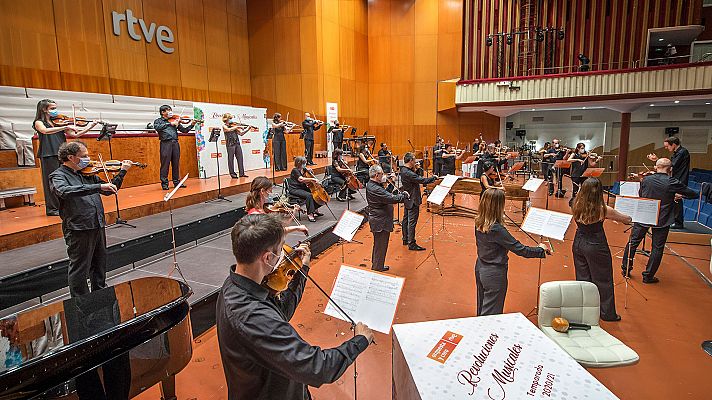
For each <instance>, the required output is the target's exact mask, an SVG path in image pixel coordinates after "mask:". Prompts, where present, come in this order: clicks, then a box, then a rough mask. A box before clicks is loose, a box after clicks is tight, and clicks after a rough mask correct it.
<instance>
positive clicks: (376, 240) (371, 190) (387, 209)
mask: <svg viewBox="0 0 712 400" xmlns="http://www.w3.org/2000/svg"><path fill="white" fill-rule="evenodd" d="M368 176H369V178H370V179H369V181H368V182H367V183H366V201H367V202H368V224H369V226H370V227H371V232H373V252H372V253H371V264H372V266H371V269H372V270H374V271H388V270H389V267H388V266H385V265H383V264H384V263H385V261H386V252H388V240H389V239H390V237H391V232H393V204H396V203H402V202H403V201H405V200H406V199H407V198H408V193H407V192H402V193H399V194H393V193H391V192H389V191H388V190H386V188H385V187H383V184H384V183H385V182H386V176H385V175H384V174H383V168H381V166H380V165H373V166H371V168H369V170H368Z"/></svg>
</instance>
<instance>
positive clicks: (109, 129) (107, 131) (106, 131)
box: [96, 123, 136, 228]
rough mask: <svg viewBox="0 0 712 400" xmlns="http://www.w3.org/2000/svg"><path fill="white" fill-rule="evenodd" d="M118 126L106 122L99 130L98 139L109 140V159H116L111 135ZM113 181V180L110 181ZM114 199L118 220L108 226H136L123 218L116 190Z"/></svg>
mask: <svg viewBox="0 0 712 400" xmlns="http://www.w3.org/2000/svg"><path fill="white" fill-rule="evenodd" d="M117 127H118V125H117V124H107V123H104V124H103V126H102V127H101V132H99V136H98V137H97V138H96V141H97V142H98V141H102V140H105V139H106V140H107V141H108V142H109V159H110V160H113V159H114V151H113V150H112V148H111V137H112V136H114V134H115V133H116V128H117ZM108 183H111V182H108ZM114 200H116V221H114V223H113V224H109V225H107V226H106V227H107V228H110V227H112V226H127V227H129V228H135V227H136V225H132V224H129V222H128V221H127V220H125V219H121V208H120V207H119V193H118V192H116V193H114Z"/></svg>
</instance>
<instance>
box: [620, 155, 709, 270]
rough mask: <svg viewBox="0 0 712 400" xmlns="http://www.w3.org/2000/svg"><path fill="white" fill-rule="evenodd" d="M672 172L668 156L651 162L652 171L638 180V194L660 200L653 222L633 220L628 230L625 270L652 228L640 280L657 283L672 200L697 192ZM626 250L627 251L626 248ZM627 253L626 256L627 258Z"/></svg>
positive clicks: (670, 221) (671, 218)
mask: <svg viewBox="0 0 712 400" xmlns="http://www.w3.org/2000/svg"><path fill="white" fill-rule="evenodd" d="M671 172H672V162H671V161H670V159H668V158H659V159H658V160H657V162H655V173H654V174H652V175H648V176H646V177H645V178H643V180H642V181H641V182H640V192H639V195H640V197H645V198H648V199H657V200H660V213H659V214H658V223H657V224H656V225H646V224H640V223H635V224H634V225H633V230H632V231H631V233H630V246H629V248H628V247H627V248H626V250H625V253H624V254H623V260H628V269H629V270H632V269H633V257H635V251H636V249H637V248H638V245H640V242H642V241H643V238H644V237H645V235H646V234H647V233H648V229H649V228H652V230H653V243H652V249H651V250H650V257H649V258H648V265H647V268H646V269H645V271H643V283H657V282H659V279H658V278H657V277H655V273H656V272H657V271H658V267H660V261H661V260H662V258H663V250H664V249H665V242H666V241H667V236H668V232H669V231H670V225H672V224H673V223H674V222H675V202H677V201H682V198H688V199H691V198H695V197H697V195H698V194H697V192H695V191H694V190H692V189H690V188H689V187H687V186H686V185H684V184H683V183H682V182H680V181H679V180H677V179H675V178H673V177H671V176H670V174H671ZM629 250H630V251H629ZM629 254H630V258H629ZM621 268H622V269H623V270H622V271H621V272H622V274H623V276H626V272H627V271H626V266H625V261H623V265H622V266H621Z"/></svg>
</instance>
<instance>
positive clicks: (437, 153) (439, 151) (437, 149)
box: [433, 144, 444, 160]
mask: <svg viewBox="0 0 712 400" xmlns="http://www.w3.org/2000/svg"><path fill="white" fill-rule="evenodd" d="M443 148H444V147H443V146H440V145H439V144H436V145H435V146H433V158H434V159H436V160H440V159H442V158H443Z"/></svg>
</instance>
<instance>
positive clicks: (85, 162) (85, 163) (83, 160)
mask: <svg viewBox="0 0 712 400" xmlns="http://www.w3.org/2000/svg"><path fill="white" fill-rule="evenodd" d="M90 162H91V159H90V158H89V157H80V158H79V164H77V167H79V169H84V168H86V167H88V166H89V163H90Z"/></svg>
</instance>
